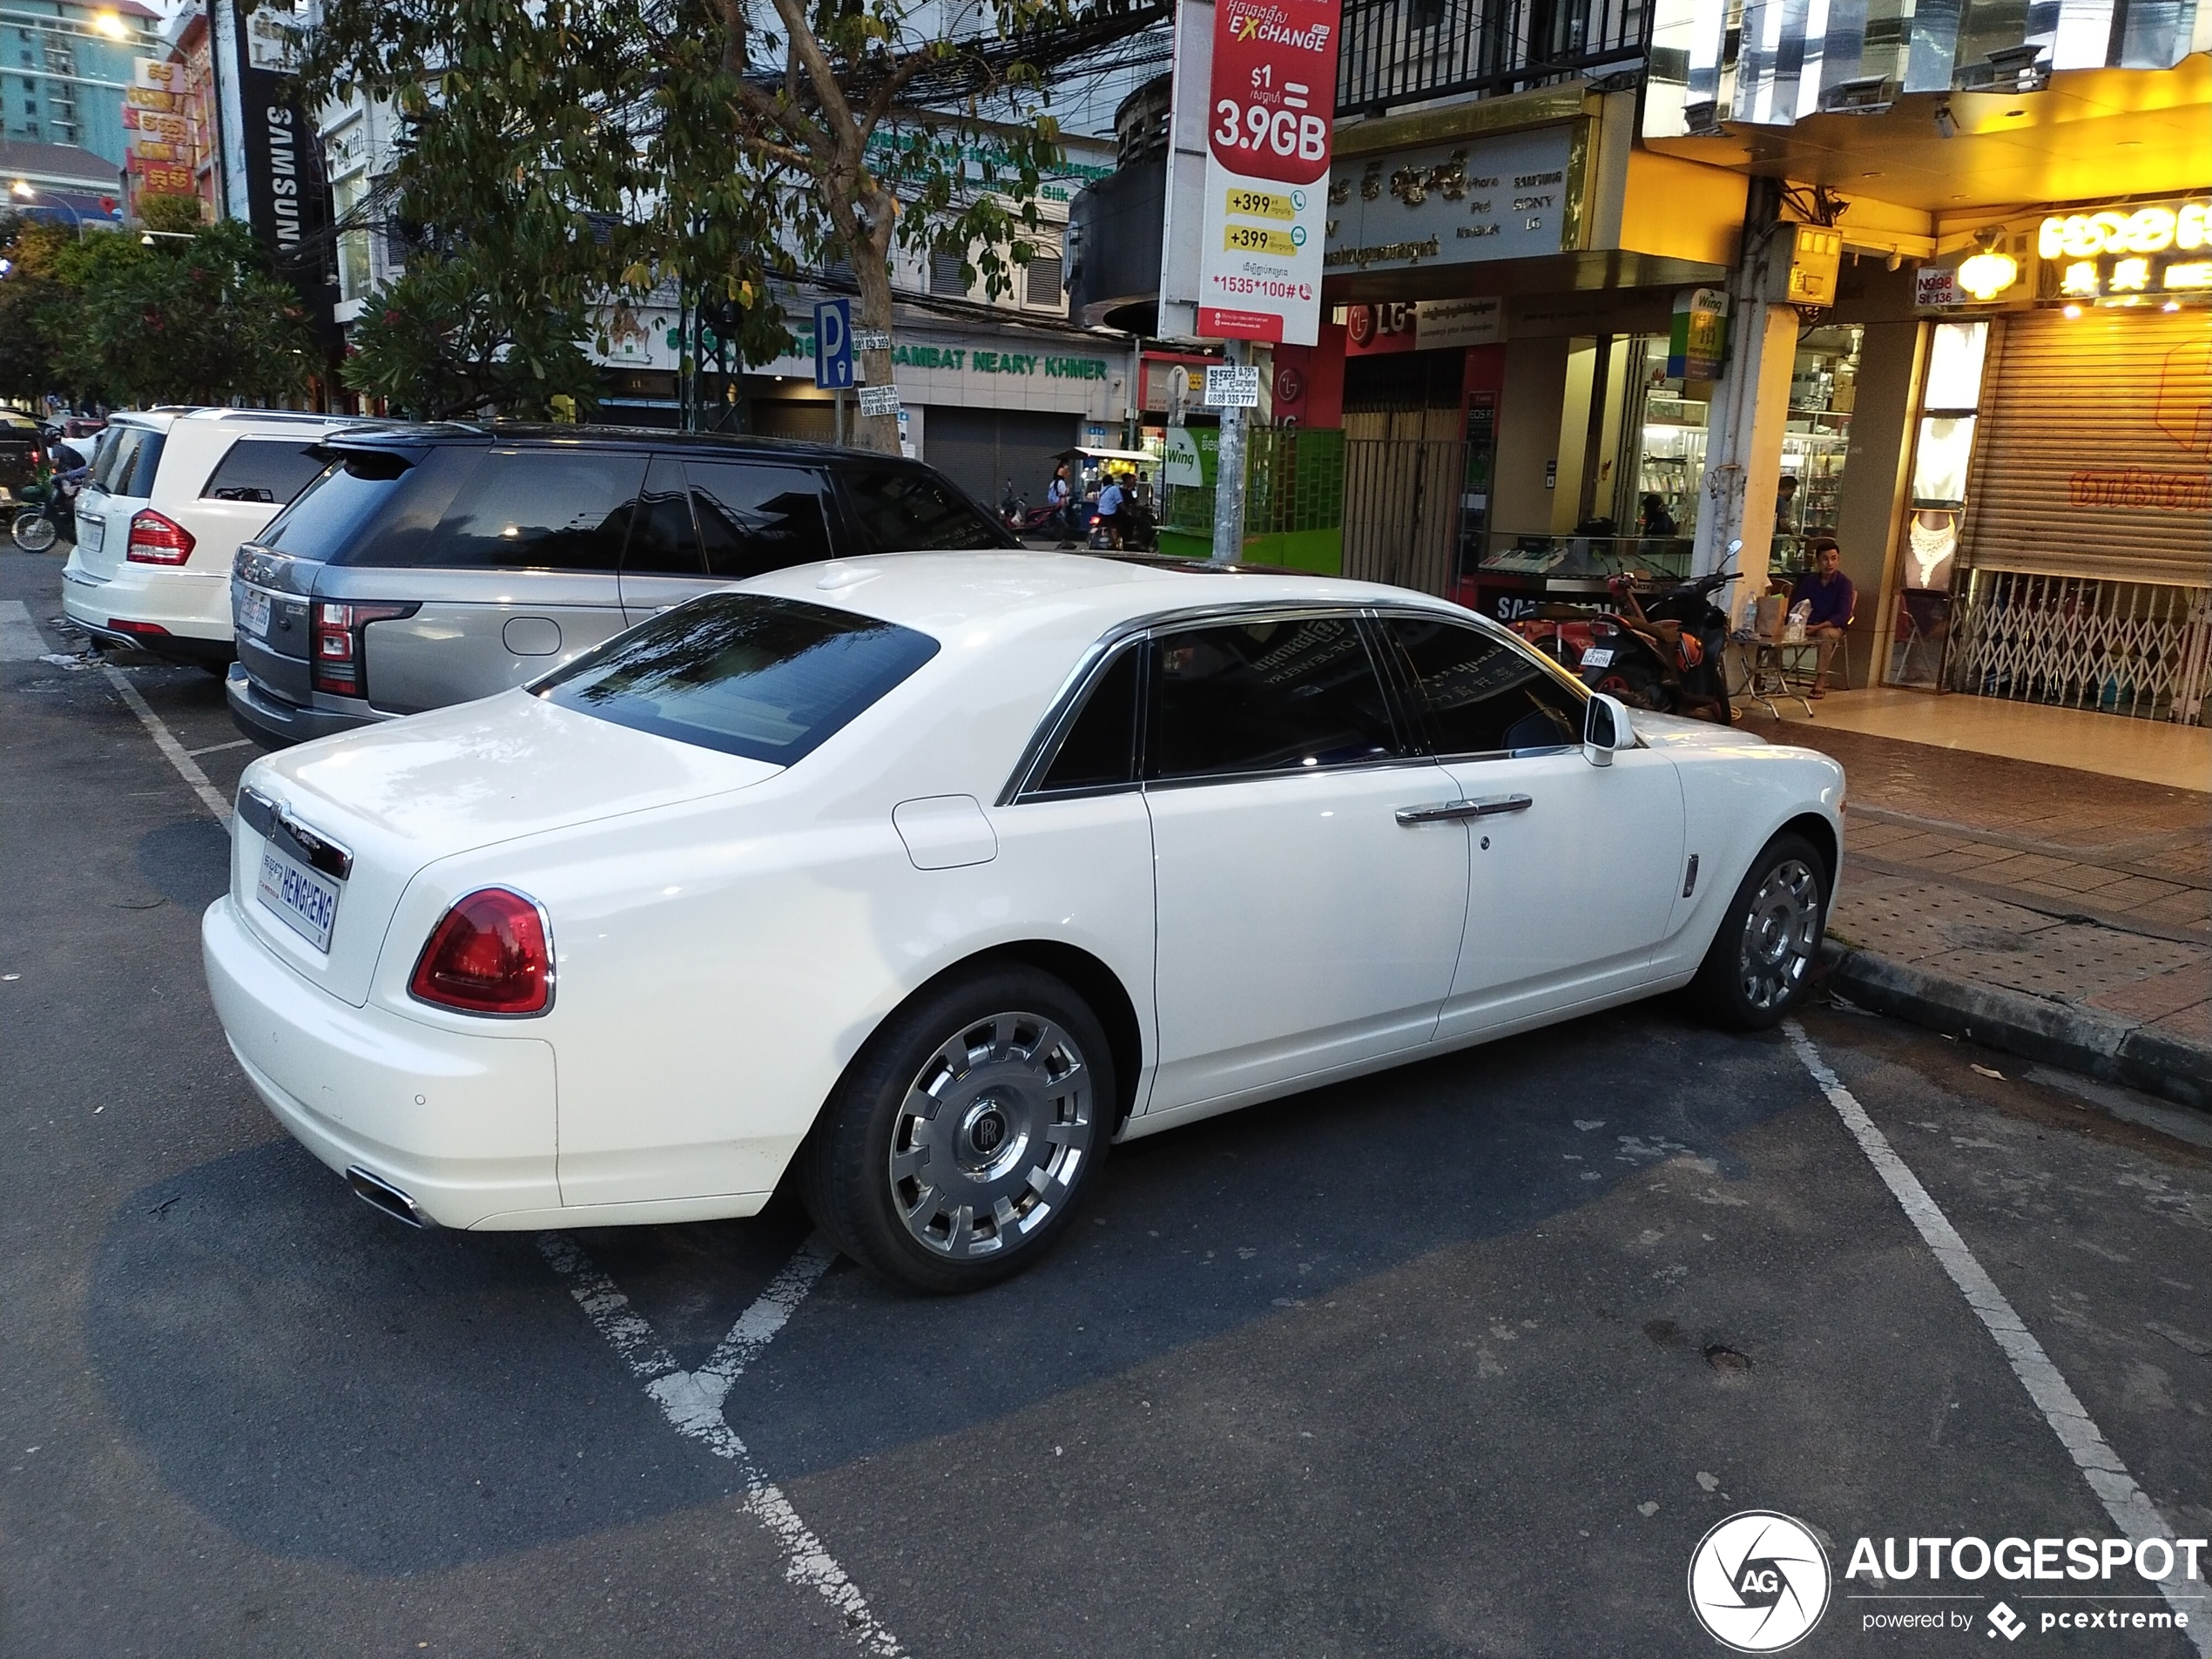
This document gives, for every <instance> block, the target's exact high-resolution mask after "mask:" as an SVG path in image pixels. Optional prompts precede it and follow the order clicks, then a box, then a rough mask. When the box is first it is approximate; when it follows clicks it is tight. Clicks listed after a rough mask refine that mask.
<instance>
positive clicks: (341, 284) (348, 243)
mask: <svg viewBox="0 0 2212 1659" xmlns="http://www.w3.org/2000/svg"><path fill="white" fill-rule="evenodd" d="M367 193H368V176H367V175H366V174H364V173H355V174H354V175H353V177H351V178H349V179H340V180H339V181H338V182H337V183H336V184H334V185H332V186H331V188H330V199H331V206H332V207H333V208H334V210H335V211H336V213H337V216H338V222H339V224H340V225H341V226H344V225H346V224H347V223H348V222H349V220H350V219H351V217H352V215H353V214H354V212H357V211H358V210H359V208H360V206H361V200H362V198H363V197H364V196H365V195H366V194H367ZM373 286H374V274H373V272H372V267H371V266H370V263H369V256H368V232H367V231H365V230H359V229H354V230H342V229H341V231H340V232H339V233H338V297H339V298H340V299H341V300H360V299H363V298H365V297H367V295H368V291H369V289H370V288H371V287H373Z"/></svg>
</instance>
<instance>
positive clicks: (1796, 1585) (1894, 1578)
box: [1689, 1509, 2212, 1653]
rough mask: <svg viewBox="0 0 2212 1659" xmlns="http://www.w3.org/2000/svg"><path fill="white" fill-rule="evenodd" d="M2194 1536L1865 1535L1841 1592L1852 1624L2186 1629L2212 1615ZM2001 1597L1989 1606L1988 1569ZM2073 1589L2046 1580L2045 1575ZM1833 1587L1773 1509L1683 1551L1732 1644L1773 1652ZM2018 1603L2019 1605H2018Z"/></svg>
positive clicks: (1702, 1598)
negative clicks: (1992, 1539)
mask: <svg viewBox="0 0 2212 1659" xmlns="http://www.w3.org/2000/svg"><path fill="white" fill-rule="evenodd" d="M2208 1548H2212V1541H2207V1540H2205V1539H2202V1538H2141V1539H2133V1538H2000V1539H1999V1540H1997V1541H1995V1542H1994V1543H1992V1542H1990V1541H1988V1540H1986V1539H1983V1538H1974V1537H1966V1538H1946V1537H1906V1538H1884V1539H1882V1540H1880V1541H1879V1544H1878V1545H1877V1541H1875V1540H1874V1539H1871V1538H1860V1539H1858V1541H1856V1542H1855V1543H1853V1545H1852V1546H1851V1556H1850V1560H1849V1561H1848V1563H1847V1564H1846V1565H1845V1567H1844V1575H1843V1587H1842V1590H1841V1595H1842V1596H1843V1597H1844V1599H1845V1600H1847V1601H1849V1602H1853V1603H1856V1604H1857V1605H1856V1608H1855V1609H1854V1610H1855V1611H1856V1613H1857V1615H1858V1624H1859V1629H1861V1630H1863V1631H1868V1632H1890V1633H1895V1634H1898V1635H1904V1634H1908V1633H1914V1634H1924V1633H1928V1632H1933V1631H1950V1632H1952V1634H1954V1635H1978V1636H1982V1637H1986V1638H1988V1639H1990V1640H1995V1639H1997V1638H2000V1637H2001V1638H2002V1639H2003V1641H2004V1642H2007V1643H2009V1642H2017V1641H2018V1640H2019V1639H2020V1637H2021V1636H2023V1635H2031V1634H2033V1635H2043V1634H2054V1633H2064V1634H2065V1635H2074V1633H2075V1632H2077V1631H2084V1630H2087V1631H2103V1630H2109V1631H2123V1630H2186V1629H2188V1628H2189V1622H2190V1620H2191V1617H2192V1616H2193V1614H2192V1611H2191V1609H2192V1608H2195V1609H2196V1611H2195V1614H2194V1616H2195V1617H2198V1618H2200V1619H2201V1618H2202V1617H2205V1616H2212V1599H2208V1597H2207V1595H2206V1591H2205V1586H2204V1568H2205V1566H2206V1561H2205V1556H2206V1553H2207V1550H2208ZM1992 1580H1996V1581H2002V1582H2003V1583H2004V1584H2005V1586H2006V1588H2005V1590H2004V1592H2003V1594H2004V1595H2006V1596H2009V1597H2010V1598H2011V1601H2006V1600H2002V1599H2000V1600H1998V1601H1996V1602H1994V1604H1992V1603H1991V1602H1990V1600H1989V1599H1988V1598H1989V1591H1990V1589H1991V1588H1994V1585H1993V1584H1992V1583H1991V1581H1992ZM2046 1584H2048V1585H2052V1586H2054V1587H2055V1586H2057V1585H2060V1584H2066V1585H2071V1586H2075V1587H2079V1588H2067V1589H2059V1588H2051V1589H2043V1588H2039V1587H2040V1586H2042V1585H2046ZM1834 1593H1835V1588H1834V1586H1833V1583H1832V1581H1831V1574H1830V1569H1829V1565H1828V1557H1827V1554H1826V1552H1825V1551H1824V1549H1823V1548H1822V1547H1821V1543H1820V1540H1819V1537H1818V1536H1817V1534H1815V1532H1814V1530H1813V1529H1812V1527H1810V1526H1808V1525H1806V1523H1804V1521H1798V1520H1797V1519H1795V1518H1794V1517H1792V1516H1790V1515H1784V1514H1777V1513H1775V1512H1773V1511H1771V1510H1764V1509H1753V1510H1747V1511H1745V1512H1744V1513H1743V1514H1736V1515H1730V1517H1729V1518H1728V1519H1727V1520H1726V1521H1722V1522H1721V1523H1720V1525H1718V1526H1717V1527H1714V1528H1713V1529H1712V1530H1711V1531H1710V1532H1709V1533H1707V1534H1705V1536H1704V1538H1703V1540H1702V1541H1700V1542H1699V1543H1698V1546H1697V1548H1696V1553H1695V1554H1692V1555H1691V1557H1690V1562H1689V1605H1690V1608H1691V1610H1692V1611H1693V1612H1695V1613H1696V1615H1697V1622H1699V1623H1700V1624H1702V1625H1703V1626H1704V1628H1705V1629H1706V1631H1707V1633H1708V1634H1709V1635H1711V1636H1712V1637H1713V1639H1714V1640H1715V1641H1716V1642H1720V1643H1721V1644H1722V1645H1723V1647H1727V1648H1731V1649H1735V1650H1736V1651H1737V1652H1738V1653H1779V1652H1781V1651H1782V1649H1784V1648H1790V1647H1794V1646H1795V1645H1797V1643H1798V1642H1802V1641H1804V1638H1805V1637H1806V1636H1808V1635H1811V1633H1812V1630H1813V1628H1814V1627H1815V1626H1816V1625H1817V1624H1818V1623H1819V1622H1820V1618H1821V1615H1822V1614H1824V1612H1826V1611H1827V1608H1828V1603H1829V1600H1830V1597H1831V1594H1834ZM2014 1601H2016V1602H2021V1603H2023V1604H2024V1605H2023V1607H2022V1608H2017V1609H2016V1608H2013V1605H2012V1602H2014Z"/></svg>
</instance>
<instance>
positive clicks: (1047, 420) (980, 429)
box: [921, 403, 1081, 507]
mask: <svg viewBox="0 0 2212 1659" xmlns="http://www.w3.org/2000/svg"><path fill="white" fill-rule="evenodd" d="M1080 425H1081V421H1080V418H1079V417H1077V416H1076V415H1043V414H1038V413H1035V412H1034V411H1031V410H1028V409H963V408H952V407H951V406H949V405H941V404H934V403H933V404H931V405H930V406H929V414H928V416H927V419H926V420H925V421H923V423H922V428H921V449H922V455H921V458H922V459H923V460H924V461H927V462H928V463H929V464H930V465H931V466H933V467H934V468H936V469H937V470H938V471H940V472H941V473H943V474H945V475H947V476H948V477H949V478H950V479H952V481H953V482H954V483H956V484H958V485H959V486H960V487H961V489H965V490H966V491H967V492H968V494H969V495H971V496H974V497H975V499H976V500H977V501H979V502H982V503H983V505H984V506H986V507H996V506H997V505H998V503H999V497H1000V496H1003V495H1004V494H1005V493H1006V485H1007V481H1008V479H1012V480H1013V481H1014V484H1015V488H1016V489H1019V490H1020V491H1021V492H1022V495H1023V496H1026V497H1027V498H1028V502H1029V505H1030V506H1032V507H1042V506H1043V505H1044V491H1045V486H1046V485H1047V484H1049V483H1050V482H1052V469H1053V466H1054V464H1055V462H1054V461H1053V457H1054V456H1055V455H1057V454H1058V453H1059V452H1060V451H1062V450H1063V449H1066V448H1069V447H1070V446H1071V445H1073V444H1074V443H1076V442H1077V428H1079V426H1080Z"/></svg>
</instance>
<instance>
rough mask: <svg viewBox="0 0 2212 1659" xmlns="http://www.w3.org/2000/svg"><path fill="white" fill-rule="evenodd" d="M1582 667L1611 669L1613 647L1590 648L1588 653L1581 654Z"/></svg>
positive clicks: (1596, 646)
mask: <svg viewBox="0 0 2212 1659" xmlns="http://www.w3.org/2000/svg"><path fill="white" fill-rule="evenodd" d="M1582 666H1583V667H1585V668H1610V667H1612V666H1613V647H1612V646H1610V645H1593V646H1591V647H1590V648H1589V649H1588V651H1584V652H1583V653H1582Z"/></svg>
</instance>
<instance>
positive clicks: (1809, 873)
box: [1690, 834, 1829, 1031]
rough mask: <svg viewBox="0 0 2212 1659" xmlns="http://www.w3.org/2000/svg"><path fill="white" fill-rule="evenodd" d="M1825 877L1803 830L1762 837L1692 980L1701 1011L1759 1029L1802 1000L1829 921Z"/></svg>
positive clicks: (1822, 864) (1746, 1028) (1747, 1028)
mask: <svg viewBox="0 0 2212 1659" xmlns="http://www.w3.org/2000/svg"><path fill="white" fill-rule="evenodd" d="M1828 881H1829V877H1828V867H1827V865H1826V863H1825V862H1824V860H1822V858H1821V856H1820V854H1819V853H1817V851H1816V850H1815V849H1814V847H1813V845H1812V843H1811V842H1810V841H1808V840H1805V839H1804V836H1802V835H1790V834H1784V835H1777V836H1776V837H1775V838H1774V839H1773V840H1771V841H1769V842H1768V843H1767V844H1766V846H1765V847H1764V849H1762V851H1761V852H1760V853H1759V855H1758V857H1757V858H1756V859H1754V860H1751V867H1750V871H1749V872H1748V873H1746V874H1745V875H1744V877H1743V881H1742V882H1741V883H1740V884H1739V885H1738V886H1737V889H1736V896H1735V897H1734V898H1733V899H1731V900H1730V901H1729V907H1728V910H1727V912H1726V913H1725V914H1723V916H1722V917H1721V925H1720V931H1719V932H1718V933H1716V934H1714V935H1713V943H1712V946H1711V948H1710V949H1709V950H1707V951H1706V953H1705V961H1704V964H1703V966H1702V967H1701V968H1699V969H1698V970H1697V977H1696V980H1695V981H1692V983H1691V986H1690V992H1691V995H1693V996H1694V997H1695V998H1696V1000H1697V1001H1698V1002H1699V1004H1700V1005H1701V1006H1702V1007H1703V1009H1704V1011H1705V1012H1706V1014H1708V1015H1710V1017H1711V1018H1713V1019H1714V1020H1716V1022H1719V1023H1720V1024H1722V1025H1726V1026H1732V1027H1734V1028H1736V1029H1737V1030H1739V1031H1763V1030H1764V1029H1766V1028H1768V1027H1769V1026H1772V1025H1775V1024H1777V1023H1779V1022H1781V1021H1782V1020H1783V1019H1784V1017H1786V1016H1787V1015H1789V1013H1790V1012H1791V1010H1792V1009H1793V1008H1796V1007H1797V1005H1798V1004H1799V1003H1801V1002H1803V1001H1804V999H1805V996H1806V995H1807V994H1808V993H1809V992H1810V991H1811V988H1812V968H1813V964H1814V963H1815V962H1817V961H1818V960H1819V959H1820V941H1821V935H1822V932H1823V930H1824V927H1826V924H1827V916H1828Z"/></svg>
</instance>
